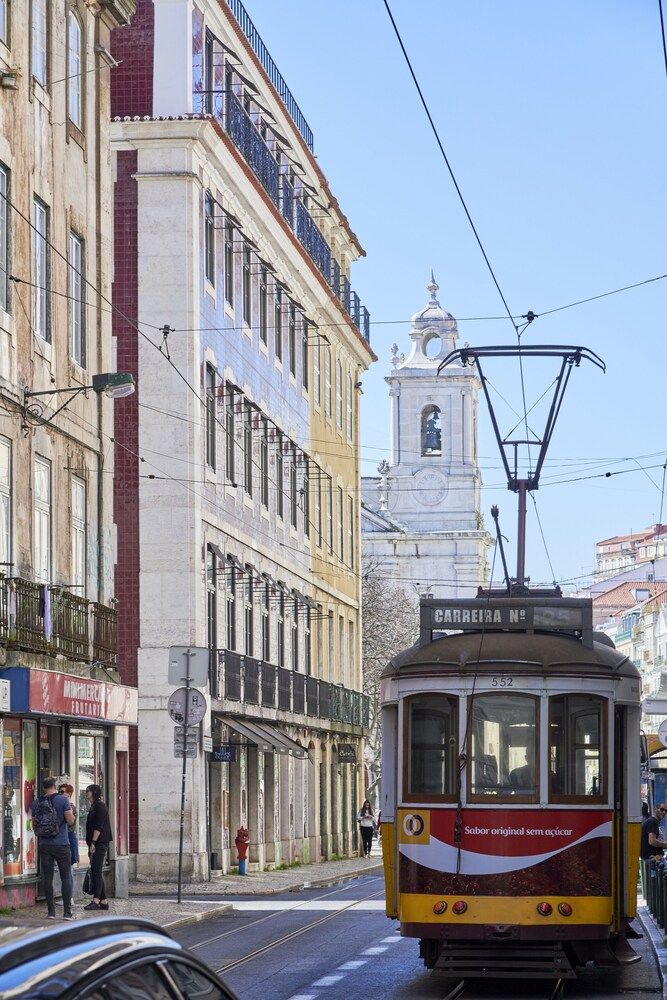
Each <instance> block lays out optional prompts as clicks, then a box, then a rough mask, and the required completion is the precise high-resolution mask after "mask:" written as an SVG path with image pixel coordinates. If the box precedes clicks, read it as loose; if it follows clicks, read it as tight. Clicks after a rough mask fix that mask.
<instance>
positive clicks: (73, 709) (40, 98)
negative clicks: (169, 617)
mask: <svg viewBox="0 0 667 1000" xmlns="http://www.w3.org/2000/svg"><path fill="white" fill-rule="evenodd" d="M133 11H134V3H133V0H110V2H107V3H105V4H103V5H102V4H100V5H92V4H88V3H85V2H82V0H71V2H65V0H50V2H47V0H15V2H12V3H7V2H4V3H0V94H1V99H0V415H1V417H2V421H1V424H0V688H2V696H3V697H2V702H0V705H1V706H2V707H0V768H1V770H2V807H3V811H2V824H1V825H0V852H1V855H2V864H0V905H5V906H21V905H26V904H29V903H31V902H34V900H35V898H36V897H38V896H39V895H40V893H41V887H40V883H39V870H38V858H37V849H36V848H37V845H36V839H35V835H34V833H33V830H32V822H31V816H30V804H31V801H32V798H33V796H34V795H35V793H36V792H37V793H38V790H39V786H40V783H41V781H42V780H43V779H44V778H45V777H47V776H57V777H60V776H67V778H68V779H69V781H70V782H71V783H72V785H73V787H74V799H75V804H76V806H77V809H78V834H79V839H80V840H81V841H82V843H83V842H84V841H85V823H86V814H87V809H88V806H87V803H86V800H85V788H86V785H88V784H90V783H91V782H95V783H99V784H100V785H101V786H102V788H103V791H104V795H105V797H106V799H107V801H108V802H109V807H110V811H111V815H112V821H113V825H114V836H115V851H114V856H113V858H112V861H111V868H110V873H109V874H110V875H111V877H112V880H113V881H115V888H116V892H117V893H118V894H123V891H124V889H126V884H127V878H128V865H129V860H128V814H127V806H128V800H127V778H128V745H129V728H131V727H132V725H133V724H136V714H137V700H136V690H134V689H133V688H131V687H128V686H126V685H122V684H120V683H119V682H118V675H117V673H116V667H117V650H116V616H117V612H116V608H115V606H114V604H113V572H114V559H115V532H114V525H113V507H112V503H113V494H112V480H113V445H112V441H113V406H114V404H113V402H112V400H111V399H109V398H107V396H106V395H105V394H104V392H103V391H102V390H103V389H105V388H106V389H107V390H108V389H109V385H110V381H109V379H108V374H109V373H113V372H114V359H113V355H112V340H111V314H110V311H109V304H110V296H111V237H112V215H111V205H110V199H111V193H112V180H111V170H110V165H109V154H110V149H109V117H110V115H109V101H110V73H111V72H112V66H113V60H112V58H111V54H110V33H111V31H112V29H113V28H114V27H118V26H119V25H122V24H125V23H127V22H128V21H129V19H130V18H131V16H132V13H133ZM100 376H102V377H101V378H100ZM93 385H94V386H95V388H94V389H93V388H92V387H93ZM128 388H131V386H130V387H128ZM82 860H83V866H82V867H81V869H80V870H79V872H78V873H77V878H78V879H82V878H83V874H84V870H85V864H87V855H86V854H85V852H82Z"/></svg>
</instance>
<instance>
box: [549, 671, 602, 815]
mask: <svg viewBox="0 0 667 1000" xmlns="http://www.w3.org/2000/svg"><path fill="white" fill-rule="evenodd" d="M582 695H583V696H584V697H586V698H595V699H597V701H598V702H599V703H600V746H599V755H600V772H601V781H600V788H601V789H602V791H601V794H600V795H558V794H556V793H554V792H553V791H552V777H553V775H552V771H551V747H552V746H553V744H552V742H551V718H552V716H551V707H552V704H553V702H554V701H555V700H556V699H557V698H562V699H569V698H577V697H581V696H582ZM547 719H548V724H547V730H548V737H547V739H548V742H547V775H548V793H549V804H550V805H552V804H553V805H591V806H597V805H606V804H607V802H608V796H609V774H608V772H609V767H608V766H607V753H608V749H607V748H608V739H609V698H607V697H605V695H601V694H597V693H596V692H595V691H592V692H587V691H586V692H582V691H559V692H558V693H555V692H554V693H553V694H550V695H549V698H548V706H547ZM569 719H570V716H569V715H568V725H569ZM568 764H569V762H568Z"/></svg>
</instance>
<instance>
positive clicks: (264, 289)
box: [259, 265, 269, 347]
mask: <svg viewBox="0 0 667 1000" xmlns="http://www.w3.org/2000/svg"><path fill="white" fill-rule="evenodd" d="M259 339H260V340H261V342H262V343H263V344H264V346H265V347H267V346H268V343H269V274H268V271H267V269H266V267H264V265H262V267H260V269H259Z"/></svg>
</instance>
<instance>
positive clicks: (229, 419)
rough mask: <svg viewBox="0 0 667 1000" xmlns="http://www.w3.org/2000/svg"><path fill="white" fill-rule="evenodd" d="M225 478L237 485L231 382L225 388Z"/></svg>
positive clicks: (234, 415)
mask: <svg viewBox="0 0 667 1000" xmlns="http://www.w3.org/2000/svg"><path fill="white" fill-rule="evenodd" d="M225 390H226V398H225V477H226V479H227V482H228V483H232V484H235V483H236V414H235V413H234V407H235V405H236V398H235V393H234V390H233V389H232V387H231V385H230V384H229V382H228V383H227V385H226V386H225Z"/></svg>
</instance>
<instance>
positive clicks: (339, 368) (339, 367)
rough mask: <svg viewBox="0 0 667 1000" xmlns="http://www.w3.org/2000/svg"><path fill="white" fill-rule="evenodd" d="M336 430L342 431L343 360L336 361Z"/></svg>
mask: <svg viewBox="0 0 667 1000" xmlns="http://www.w3.org/2000/svg"><path fill="white" fill-rule="evenodd" d="M336 430H337V431H340V432H341V434H342V432H343V362H342V361H341V360H340V358H338V360H337V361H336Z"/></svg>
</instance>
